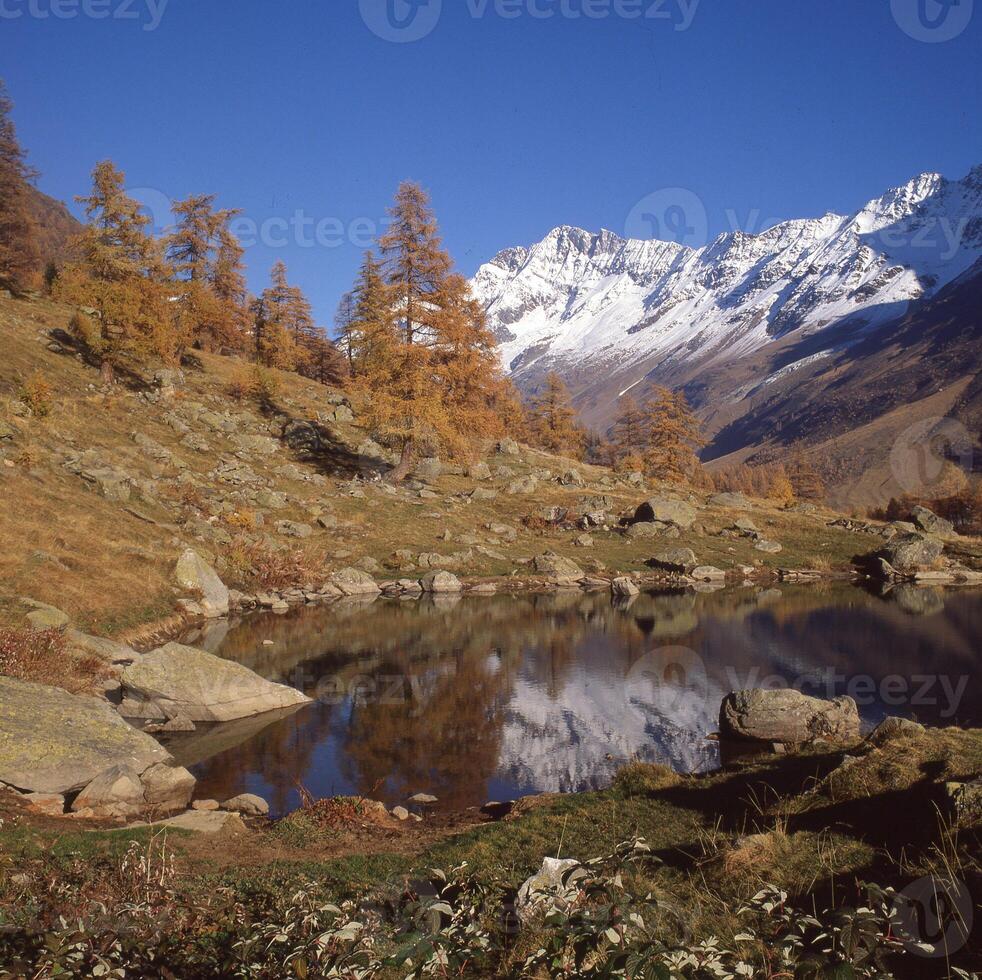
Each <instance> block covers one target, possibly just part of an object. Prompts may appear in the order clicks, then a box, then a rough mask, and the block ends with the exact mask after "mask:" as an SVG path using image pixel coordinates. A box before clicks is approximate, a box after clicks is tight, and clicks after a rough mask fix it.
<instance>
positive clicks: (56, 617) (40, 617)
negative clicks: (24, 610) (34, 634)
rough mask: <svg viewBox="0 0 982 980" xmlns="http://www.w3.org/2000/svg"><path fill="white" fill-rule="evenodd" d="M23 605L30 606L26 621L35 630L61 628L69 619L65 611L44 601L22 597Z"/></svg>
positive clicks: (66, 624)
mask: <svg viewBox="0 0 982 980" xmlns="http://www.w3.org/2000/svg"><path fill="white" fill-rule="evenodd" d="M23 601H24V603H25V605H29V606H30V607H31V611H30V612H29V613H28V614H27V621H28V623H30V625H31V628H32V629H36V630H63V629H65V628H66V627H67V626H68V624H69V623H70V622H71V620H70V619H69V617H68V614H67V613H64V612H62V611H61V610H60V609H56V608H55V607H54V606H49V605H48V604H47V603H46V602H35V601H34V600H33V599H24V600H23Z"/></svg>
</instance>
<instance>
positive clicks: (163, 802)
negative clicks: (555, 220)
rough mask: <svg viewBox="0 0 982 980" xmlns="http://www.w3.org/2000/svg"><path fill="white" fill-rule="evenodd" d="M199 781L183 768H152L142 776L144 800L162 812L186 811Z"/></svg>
mask: <svg viewBox="0 0 982 980" xmlns="http://www.w3.org/2000/svg"><path fill="white" fill-rule="evenodd" d="M196 782H197V780H196V779H195V778H194V776H192V775H191V773H190V772H188V771H187V769H184V768H183V767H181V766H168V765H162V764H161V765H156V766H151V767H150V768H149V769H147V771H146V772H144V773H143V775H142V776H140V783H141V784H142V785H143V799H144V800H145V802H146V803H147V805H148V806H152V807H156V808H158V809H161V810H184V809H186V808H187V805H188V803H190V802H191V797H192V796H193V795H194V786H195V783H196Z"/></svg>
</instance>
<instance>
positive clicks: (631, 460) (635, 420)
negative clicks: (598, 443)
mask: <svg viewBox="0 0 982 980" xmlns="http://www.w3.org/2000/svg"><path fill="white" fill-rule="evenodd" d="M648 435H649V429H648V426H647V420H646V417H645V413H644V412H643V411H642V410H641V406H640V405H638V403H637V402H636V401H635V400H634V399H633V398H631V396H630V395H628V396H627V397H626V398H624V399H622V400H621V405H620V412H619V414H618V416H617V420H616V421H615V422H614V424H613V426H612V427H611V454H612V456H613V457H614V460H615V461H616V462H617V465H618V466H620V467H621V468H622V469H643V468H644V452H645V450H646V448H647V446H648Z"/></svg>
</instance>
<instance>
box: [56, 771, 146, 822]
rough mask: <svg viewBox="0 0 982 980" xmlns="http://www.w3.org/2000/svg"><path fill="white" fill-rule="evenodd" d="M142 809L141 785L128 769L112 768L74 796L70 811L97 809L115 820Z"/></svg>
mask: <svg viewBox="0 0 982 980" xmlns="http://www.w3.org/2000/svg"><path fill="white" fill-rule="evenodd" d="M142 807H143V784H142V783H141V782H140V774H139V773H138V772H137V771H136V770H135V769H133V768H132V767H131V766H125V765H123V766H112V767H110V768H109V769H107V770H106V771H105V772H102V773H100V774H99V775H98V776H96V778H95V779H93V780H92V782H91V783H89V785H88V786H86V787H85V789H83V790H82V792H81V793H79V794H78V796H76V797H75V800H74V802H73V803H72V810H73V811H75V812H76V813H77V812H79V811H80V810H96V811H99V812H101V813H103V814H107V815H111V816H115V817H128V816H132V815H134V814H136V813H139V812H140V810H141V809H142Z"/></svg>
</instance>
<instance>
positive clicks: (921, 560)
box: [880, 534, 944, 572]
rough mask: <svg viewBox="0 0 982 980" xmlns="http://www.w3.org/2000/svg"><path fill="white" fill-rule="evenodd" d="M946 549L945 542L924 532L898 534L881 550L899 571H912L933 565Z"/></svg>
mask: <svg viewBox="0 0 982 980" xmlns="http://www.w3.org/2000/svg"><path fill="white" fill-rule="evenodd" d="M943 551H944V542H943V541H941V540H939V539H938V538H932V537H928V536H927V535H924V534H898V535H896V536H895V537H894V538H892V539H891V540H890V541H888V542H887V544H886V546H885V547H884V548H883V550H882V551H881V552H880V554H881V555H882V556H883V558H885V559H886V561H888V562H889V563H890V565H891V566H892V567H893V568H894V569H896V570H897V571H898V572H912V571H915V570H916V569H917V568H919V567H921V566H923V565H933V564H934V563H935V562H936V561H937V560H938V559H939V558H940V557H941V553H942V552H943Z"/></svg>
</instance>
